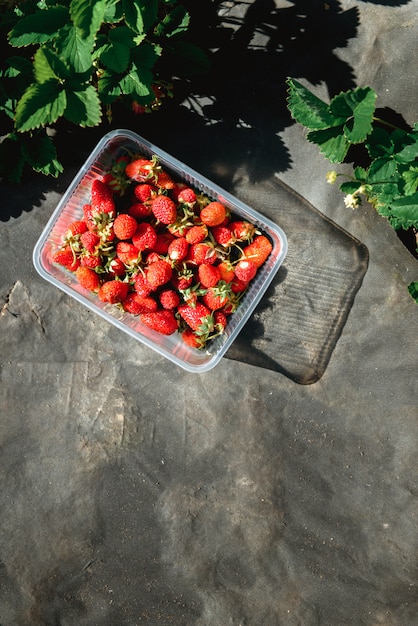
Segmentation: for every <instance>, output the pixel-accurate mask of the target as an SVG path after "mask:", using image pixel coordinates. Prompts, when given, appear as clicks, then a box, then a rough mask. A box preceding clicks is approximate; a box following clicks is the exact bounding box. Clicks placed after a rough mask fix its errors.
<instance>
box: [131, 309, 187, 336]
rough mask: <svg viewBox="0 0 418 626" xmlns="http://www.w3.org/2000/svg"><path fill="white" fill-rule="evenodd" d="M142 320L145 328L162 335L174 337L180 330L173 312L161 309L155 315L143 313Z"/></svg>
mask: <svg viewBox="0 0 418 626" xmlns="http://www.w3.org/2000/svg"><path fill="white" fill-rule="evenodd" d="M140 320H141V322H142V323H143V324H145V326H148V328H151V329H152V330H155V331H156V332H157V333H161V334H162V335H172V334H173V333H175V332H176V330H177V329H178V323H177V320H176V318H175V316H174V313H173V311H169V310H167V309H161V310H159V311H154V312H153V313H142V314H141V315H140Z"/></svg>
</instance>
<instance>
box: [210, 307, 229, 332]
mask: <svg viewBox="0 0 418 626" xmlns="http://www.w3.org/2000/svg"><path fill="white" fill-rule="evenodd" d="M213 319H214V322H215V328H216V330H217V331H218V332H222V331H224V330H225V328H226V325H227V323H228V319H227V317H226V315H225V313H224V312H223V311H220V310H217V311H214V313H213Z"/></svg>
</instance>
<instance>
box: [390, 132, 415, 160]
mask: <svg viewBox="0 0 418 626" xmlns="http://www.w3.org/2000/svg"><path fill="white" fill-rule="evenodd" d="M405 144H407V145H405V146H404V147H403V148H402V150H400V151H399V152H398V153H397V154H396V157H395V158H396V160H397V161H398V162H399V163H413V162H414V161H415V160H416V159H418V134H416V133H410V134H409V135H408V136H407V138H406V141H405Z"/></svg>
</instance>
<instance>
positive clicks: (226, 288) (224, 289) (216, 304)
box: [202, 282, 235, 311]
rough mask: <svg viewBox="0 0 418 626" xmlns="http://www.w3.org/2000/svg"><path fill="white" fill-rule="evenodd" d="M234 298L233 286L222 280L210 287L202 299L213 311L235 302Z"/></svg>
mask: <svg viewBox="0 0 418 626" xmlns="http://www.w3.org/2000/svg"><path fill="white" fill-rule="evenodd" d="M234 300H235V298H234V294H233V293H232V290H231V286H230V285H229V284H227V283H222V282H220V283H219V284H218V285H216V286H215V287H210V288H209V289H208V290H207V291H206V293H205V294H204V295H203V296H202V301H203V302H204V303H205V305H206V306H207V307H208V309H210V310H211V311H216V310H218V309H222V307H224V306H225V305H227V304H230V303H232V302H234Z"/></svg>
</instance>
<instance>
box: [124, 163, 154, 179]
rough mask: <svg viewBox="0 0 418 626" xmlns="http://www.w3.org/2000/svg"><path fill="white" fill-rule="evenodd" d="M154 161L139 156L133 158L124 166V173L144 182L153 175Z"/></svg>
mask: <svg viewBox="0 0 418 626" xmlns="http://www.w3.org/2000/svg"><path fill="white" fill-rule="evenodd" d="M155 167H156V162H155V160H154V161H150V160H149V159H145V158H144V157H139V158H137V159H134V160H133V161H131V162H130V163H128V165H127V166H126V168H125V172H126V175H127V176H129V178H131V179H132V180H135V181H136V182H137V183H140V182H145V181H146V180H149V179H150V178H152V177H153V176H154V170H155Z"/></svg>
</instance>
